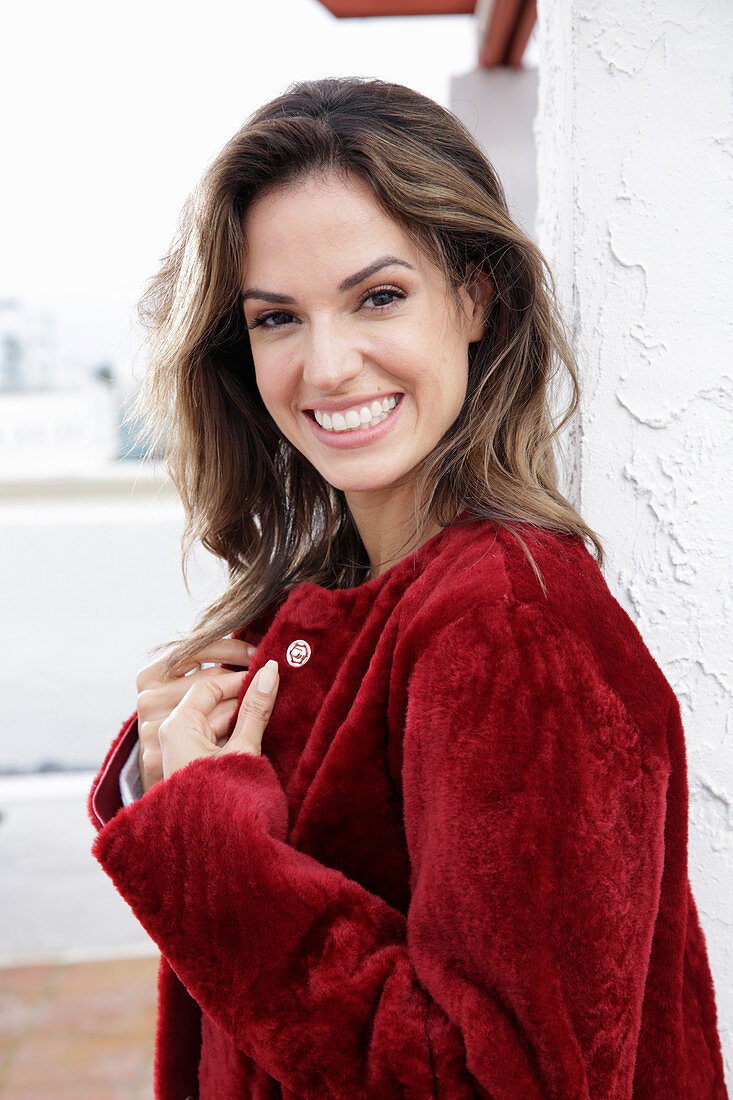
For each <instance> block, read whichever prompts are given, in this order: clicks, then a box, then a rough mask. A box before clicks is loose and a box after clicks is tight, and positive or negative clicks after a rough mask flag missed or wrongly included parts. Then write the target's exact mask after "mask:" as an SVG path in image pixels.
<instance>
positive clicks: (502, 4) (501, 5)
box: [478, 0, 537, 69]
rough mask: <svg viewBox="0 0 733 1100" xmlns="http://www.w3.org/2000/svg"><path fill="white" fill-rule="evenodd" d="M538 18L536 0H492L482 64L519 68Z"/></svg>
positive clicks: (483, 44) (481, 47) (480, 58)
mask: <svg viewBox="0 0 733 1100" xmlns="http://www.w3.org/2000/svg"><path fill="white" fill-rule="evenodd" d="M536 19H537V2H536V0H493V3H492V5H491V13H490V15H489V18H488V20H487V23H486V30H485V32H484V38H483V41H482V43H481V46H480V47H479V55H478V61H479V65H481V66H483V68H485V69H493V68H495V67H496V66H497V65H507V66H509V67H510V68H513V69H518V68H520V67H521V64H522V56H523V54H524V50H525V48H526V45H527V42H528V41H529V36H530V34H531V33H532V28H533V27H534V25H535V21H536Z"/></svg>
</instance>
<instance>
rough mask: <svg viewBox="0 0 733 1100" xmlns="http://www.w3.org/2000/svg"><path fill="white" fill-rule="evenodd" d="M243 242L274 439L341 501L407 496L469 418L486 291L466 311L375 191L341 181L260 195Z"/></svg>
mask: <svg viewBox="0 0 733 1100" xmlns="http://www.w3.org/2000/svg"><path fill="white" fill-rule="evenodd" d="M244 232H245V240H246V250H247V252H246V256H247V259H246V273H245V282H244V287H243V292H244V293H243V298H244V308H245V312H246V317H247V324H248V326H249V336H250V341H251V347H252V356H253V359H254V366H255V373H256V377H257V385H258V387H259V391H260V394H261V395H262V400H263V402H264V404H265V406H266V408H267V409H268V411H269V413H270V415H271V416H272V418H273V420H274V421H275V423H276V424H277V426H278V428H279V429H280V431H281V432H282V433H283V435H284V436H286V437H287V439H288V440H290V442H291V443H292V444H293V446H294V447H296V448H297V449H298V451H300V452H301V454H302V455H304V457H305V458H306V459H307V460H308V461H309V462H310V463H311V464H312V465H313V466H315V468H316V469H317V470H318V471H319V472H320V473H321V474H322V476H323V477H324V478H325V479H326V480H327V481H328V482H330V484H331V485H333V486H335V487H336V488H338V489H341V490H343V491H344V492H345V493H347V494H352V493H353V494H357V495H361V494H363V493H367V494H368V493H370V492H377V491H384V490H389V489H390V488H397V487H398V486H402V485H404V484H406V483H407V482H408V481H409V480H410V478H409V475H410V473H411V471H413V470H414V468H415V466H416V465H417V464H418V463H419V462H420V461H421V460H422V459H423V458H424V457H425V455H426V454H428V452H429V451H431V450H432V449H433V447H434V446H435V445H436V443H437V442H438V441H439V440H440V439H441V437H442V436H443V435H444V434H445V432H446V431H447V429H448V428H449V427H450V425H451V424H452V423H453V421H454V420H455V419H456V417H457V415H458V413H459V411H460V409H461V406H462V404H463V400H464V398H465V395H466V385H467V378H468V345H469V343H470V342H471V341H474V340H478V339H479V338H480V337H481V335H482V332H483V314H484V308H485V304H486V293H485V292H486V291H487V289H488V281H485V282H484V283H481V284H479V285H480V286H481V287H483V290H484V294H483V296H482V298H481V300H480V301H477V302H474V300H473V298H472V296H471V295H470V294H469V293H468V292H467V291H465V290H463V291H462V292H461V308H460V309H458V307H457V306H456V303H455V300H454V298H453V297H452V295H451V294H450V292H449V290H448V287H447V286H446V283H445V281H444V279H443V276H442V273H441V272H440V271H439V270H438V268H436V267H435V266H434V265H433V264H432V263H430V262H429V261H427V260H426V259H425V257H424V256H423V255H422V254H420V253H418V251H417V250H416V248H415V246H414V245H413V244H412V242H411V241H410V238H409V237H408V236H407V235H406V234H405V233H404V232H403V230H402V229H401V228H400V227H399V226H398V225H397V224H396V223H395V222H394V221H393V220H392V219H391V218H390V217H388V216H387V215H386V214H384V213H383V211H382V210H381V209H380V207H379V206H378V205H377V203H376V201H375V200H374V198H373V197H372V195H371V192H370V191H369V189H368V188H367V186H366V185H365V184H363V183H362V182H361V181H360V180H354V179H351V180H348V179H345V178H344V177H342V176H337V175H328V176H316V177H310V178H308V179H307V180H305V181H299V182H296V183H293V184H292V185H287V186H285V187H281V188H277V189H273V190H271V191H268V192H266V193H265V194H264V195H262V196H261V197H260V198H259V199H257V200H256V201H255V202H254V203H253V204H252V205H251V206H250V207H249V209H248V211H247V214H246V217H245V221H244ZM475 293H476V294H479V293H481V291H480V290H477V291H476V292H475ZM385 403H386V404H387V406H388V408H387V411H386V413H385V411H384V404H385ZM395 403H396V404H395ZM392 406H395V407H394V408H393V407H392ZM355 424H359V427H354V425H355Z"/></svg>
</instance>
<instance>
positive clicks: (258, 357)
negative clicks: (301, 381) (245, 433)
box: [252, 349, 293, 415]
mask: <svg viewBox="0 0 733 1100" xmlns="http://www.w3.org/2000/svg"><path fill="white" fill-rule="evenodd" d="M252 359H253V362H254V368H255V381H256V382H257V389H258V390H259V391H260V397H261V398H262V400H263V401H264V403H265V406H266V407H267V409H268V411H269V412H270V414H271V415H275V414H276V413H277V410H278V409H280V408H282V406H283V404H285V403H287V402H288V400H289V396H290V395H291V394H292V388H293V380H292V378H291V372H289V371H288V369H287V362H285V361H284V360H283V357H282V356H278V355H277V354H274V353H273V352H272V351H271V350H269V349H258V350H257V351H254V350H253V352H252Z"/></svg>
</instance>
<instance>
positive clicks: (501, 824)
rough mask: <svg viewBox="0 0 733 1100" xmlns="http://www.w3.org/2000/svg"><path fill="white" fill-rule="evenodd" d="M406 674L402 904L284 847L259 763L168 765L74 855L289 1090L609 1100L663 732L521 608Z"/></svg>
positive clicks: (663, 782)
mask: <svg viewBox="0 0 733 1100" xmlns="http://www.w3.org/2000/svg"><path fill="white" fill-rule="evenodd" d="M406 682H407V690H408V702H407V709H406V719H405V731H404V745H403V763H402V780H403V799H404V823H405V833H406V838H407V843H408V849H409V854H410V861H411V883H410V886H411V900H410V905H409V909H408V912H407V915H406V916H404V915H403V914H402V913H401V912H399V911H397V910H395V909H394V908H392V907H391V906H390V905H388V904H387V903H386V902H385V901H384V900H383V899H382V898H380V897H378V896H376V895H374V894H372V893H370V892H369V891H367V890H366V889H364V888H363V887H362V886H361V885H360V884H359V883H357V882H356V881H353V880H351V879H349V878H347V877H345V876H344V875H343V874H342V873H341V872H339V871H337V870H334V869H331V868H329V867H326V866H324V865H322V864H321V863H319V862H317V861H316V860H315V859H313V858H312V857H310V856H309V855H307V854H305V853H302V852H299V851H298V850H296V849H295V848H293V847H292V846H290V845H289V844H288V843H287V841H286V837H287V831H288V808H287V800H286V797H285V794H284V791H283V789H282V787H281V785H280V782H279V780H278V778H277V775H276V773H275V771H274V769H273V767H272V764H271V763H270V761H269V760H268V759H267V757H265V756H251V755H244V754H242V755H233V754H232V755H227V756H223V757H220V758H217V759H204V760H196V761H193V762H192V763H191V764H189V765H187V766H186V767H185V768H183V769H181V770H180V771H178V772H176V773H174V774H173V775H172V776H171V777H170V778H169V779H168V780H166V781H164V782H161V783H158V784H156V785H155V786H154V787H153V788H151V789H150V791H148V792H147V794H146V795H145V796H144V797H143V798H142V799H141V800H140V801H139V802H136V803H134V804H132V805H130V806H128V807H125V808H123V809H122V810H120V812H119V813H117V814H116V815H115V817H114V818H113V819H112V820H111V821H110V822H109V823H108V824H107V825H106V826H105V827H104V828H103V829H102V830H101V831H100V833H99V834H98V836H97V838H96V841H95V854H96V856H97V858H98V859H99V860H100V862H101V863H102V865H103V867H104V868H105V870H106V871H107V872H108V873H109V874H110V875H111V877H112V878H113V880H114V881H115V883H116V885H117V887H118V889H119V891H120V892H121V893H122V895H123V896H124V897H125V898H126V900H127V901H128V903H129V904H130V906H131V907H132V909H133V910H134V912H135V913H136V915H137V917H138V919H139V920H140V922H141V923H142V924H143V926H144V927H145V928H146V929H147V931H148V932H149V934H150V935H151V936H152V938H153V939H154V940H155V941H156V942H157V943H158V945H159V946H160V948H161V951H162V953H163V954H164V955H165V957H166V958H167V959H168V961H169V962H170V964H171V966H172V967H173V969H174V970H175V971H176V973H177V974H178V976H179V977H180V979H181V981H182V982H183V984H184V985H185V986H186V988H187V989H188V990H189V992H190V993H191V995H192V996H193V997H194V998H195V999H196V1001H198V1003H199V1004H200V1005H201V1007H202V1008H203V1010H204V1011H205V1012H206V1013H207V1014H208V1015H209V1016H210V1017H211V1019H212V1020H213V1021H214V1022H215V1024H216V1025H217V1026H218V1027H219V1028H221V1029H223V1031H224V1032H226V1033H227V1034H228V1035H229V1036H230V1037H231V1039H232V1040H233V1041H234V1043H235V1044H236V1045H237V1046H238V1047H239V1048H240V1049H241V1050H242V1051H243V1052H245V1053H246V1054H248V1055H249V1056H251V1057H253V1058H254V1059H255V1061H256V1062H257V1063H258V1064H259V1065H261V1066H262V1067H263V1068H264V1069H265V1070H266V1071H267V1072H268V1073H269V1074H270V1075H271V1076H273V1077H274V1078H276V1079H277V1080H279V1081H280V1082H281V1083H282V1084H284V1085H285V1086H287V1087H288V1088H289V1089H290V1090H291V1091H292V1092H294V1093H295V1094H296V1095H298V1096H301V1097H304V1098H313V1100H315V1098H322V1097H325V1096H328V1097H331V1098H344V1100H346V1098H349V1100H354V1098H358V1097H364V1098H373V1097H380V1100H386V1098H391V1097H395V1098H396V1097H401V1098H402V1097H410V1098H415V1100H424V1098H427V1097H448V1098H451V1100H458V1098H461V1097H466V1098H468V1097H476V1096H478V1097H491V1098H492V1100H494V1098H496V1100H499V1098H516V1100H519V1098H521V1100H529V1098H532V1097H537V1098H540V1097H541V1098H543V1100H546V1098H548V1097H554V1098H557V1100H569V1098H576V1097H578V1098H580V1097H594V1098H595V1097H601V1096H603V1097H606V1096H609V1097H610V1096H614V1097H618V1098H621V1097H631V1095H632V1078H633V1068H634V1058H635V1045H636V1040H637V1036H638V1031H639V1026H640V1017H641V1007H642V999H643V993H644V983H645V977H646V971H647V965H648V960H649V953H650V947H651V940H652V934H653V929H654V920H655V914H656V911H657V906H658V900H659V887H660V879H661V874H662V867H663V858H664V824H665V794H666V787H667V777H668V770H669V769H668V762H667V759H666V754H665V751H664V746H663V745H662V744H656V743H655V744H651V743H647V741H646V740H645V739H644V737H643V736H642V734H641V733H640V731H639V729H638V728H637V726H636V724H635V723H634V721H633V720H632V718H631V717H630V715H629V713H628V711H627V709H626V706H625V705H624V703H623V702H622V700H621V699H620V698H619V697H618V695H617V694H615V693H614V691H613V690H612V689H611V687H610V686H609V685H608V684H607V682H606V679H605V678H604V675H603V671H602V669H601V668H600V667H599V666H598V664H597V662H596V660H595V658H594V657H593V656H592V655H591V653H590V651H589V650H588V649H587V648H586V646H585V643H584V642H582V641H581V640H580V639H579V638H578V637H576V636H575V635H574V634H573V633H572V632H571V631H570V630H568V629H567V628H566V627H565V626H563V625H562V624H560V623H557V622H555V621H553V620H552V619H551V617H550V616H549V614H548V613H546V612H544V611H542V610H540V609H538V608H535V607H533V606H528V605H518V606H516V607H512V606H507V605H501V606H500V607H499V608H494V609H492V610H491V611H487V610H484V611H482V610H481V609H480V608H479V609H477V610H476V609H474V610H472V611H471V612H469V613H467V614H465V615H463V616H462V617H461V618H460V619H458V620H455V621H453V622H451V623H449V624H447V625H445V626H444V627H442V628H441V629H440V630H439V631H438V632H437V633H436V634H434V635H433V636H432V637H431V638H428V639H427V640H426V642H425V643H424V646H423V648H422V650H421V652H420V653H419V655H418V656H417V657H416V659H415V660H414V661H413V662H412V665H411V667H410V669H409V676H408V679H407V681H406ZM663 726H664V720H663V718H661V719H660V727H663Z"/></svg>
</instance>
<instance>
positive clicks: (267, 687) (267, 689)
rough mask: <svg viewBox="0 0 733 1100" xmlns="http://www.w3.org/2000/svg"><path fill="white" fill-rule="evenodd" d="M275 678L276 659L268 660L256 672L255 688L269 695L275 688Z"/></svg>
mask: <svg viewBox="0 0 733 1100" xmlns="http://www.w3.org/2000/svg"><path fill="white" fill-rule="evenodd" d="M276 680H277V661H273V660H269V661H268V662H267V664H266V665H263V667H262V668H261V669H260V671H259V672H258V673H257V689H258V691H261V692H263V694H265V695H271V694H272V692H273V691H274V690H275V682H276Z"/></svg>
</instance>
